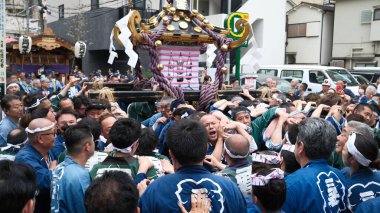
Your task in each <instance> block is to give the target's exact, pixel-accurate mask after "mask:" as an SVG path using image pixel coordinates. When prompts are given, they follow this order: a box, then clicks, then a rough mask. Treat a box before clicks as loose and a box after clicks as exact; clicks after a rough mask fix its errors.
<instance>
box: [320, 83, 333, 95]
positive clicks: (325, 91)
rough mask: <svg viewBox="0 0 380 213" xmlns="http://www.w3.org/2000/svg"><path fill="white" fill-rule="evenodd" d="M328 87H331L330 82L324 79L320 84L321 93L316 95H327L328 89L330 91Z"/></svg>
mask: <svg viewBox="0 0 380 213" xmlns="http://www.w3.org/2000/svg"><path fill="white" fill-rule="evenodd" d="M330 87H331V82H330V80H329V79H325V80H323V83H322V91H320V92H319V93H318V95H322V94H323V95H325V94H327V93H328V92H329V89H330Z"/></svg>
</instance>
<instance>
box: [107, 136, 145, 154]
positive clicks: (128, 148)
mask: <svg viewBox="0 0 380 213" xmlns="http://www.w3.org/2000/svg"><path fill="white" fill-rule="evenodd" d="M138 142H139V139H137V140H136V141H135V142H133V143H132V145H130V146H128V147H126V148H122V149H120V148H117V147H115V146H114V145H113V144H111V146H110V148H111V149H112V150H114V151H118V152H121V153H124V154H129V153H131V152H132V146H133V145H135V144H136V143H138Z"/></svg>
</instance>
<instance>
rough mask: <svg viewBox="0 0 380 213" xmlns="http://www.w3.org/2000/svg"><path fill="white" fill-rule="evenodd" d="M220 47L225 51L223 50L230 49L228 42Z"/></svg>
mask: <svg viewBox="0 0 380 213" xmlns="http://www.w3.org/2000/svg"><path fill="white" fill-rule="evenodd" d="M220 49H221V50H222V51H223V52H227V51H228V45H227V44H223V45H222V46H221V47H220Z"/></svg>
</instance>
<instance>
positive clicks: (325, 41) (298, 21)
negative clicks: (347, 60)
mask: <svg viewBox="0 0 380 213" xmlns="http://www.w3.org/2000/svg"><path fill="white" fill-rule="evenodd" d="M287 15H288V16H287V17H288V23H287V46H286V64H311V65H329V64H330V62H331V59H332V42H333V27H334V6H333V5H329V4H327V5H319V4H313V3H306V2H302V3H301V4H299V5H297V6H296V7H294V8H293V9H291V10H289V11H288V12H287Z"/></svg>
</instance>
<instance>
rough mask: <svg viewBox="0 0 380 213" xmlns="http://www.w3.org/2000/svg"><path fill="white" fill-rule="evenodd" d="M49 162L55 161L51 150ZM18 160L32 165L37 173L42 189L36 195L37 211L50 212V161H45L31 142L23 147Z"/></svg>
mask: <svg viewBox="0 0 380 213" xmlns="http://www.w3.org/2000/svg"><path fill="white" fill-rule="evenodd" d="M48 155H49V162H51V161H53V160H54V158H53V154H52V153H51V151H49V154H48ZM15 161H16V162H22V163H26V164H29V165H30V166H32V168H33V170H34V171H35V173H36V179H37V186H38V189H39V191H40V193H39V195H38V196H37V197H36V208H35V212H42V213H43V212H50V183H51V177H52V173H51V171H50V170H49V165H48V162H46V161H45V159H44V157H43V156H42V154H41V153H39V152H38V151H37V150H36V149H35V148H34V147H33V146H32V145H31V144H30V143H29V142H28V143H27V144H26V145H25V146H24V148H22V149H21V150H20V151H19V152H18V153H17V154H16V158H15Z"/></svg>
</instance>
